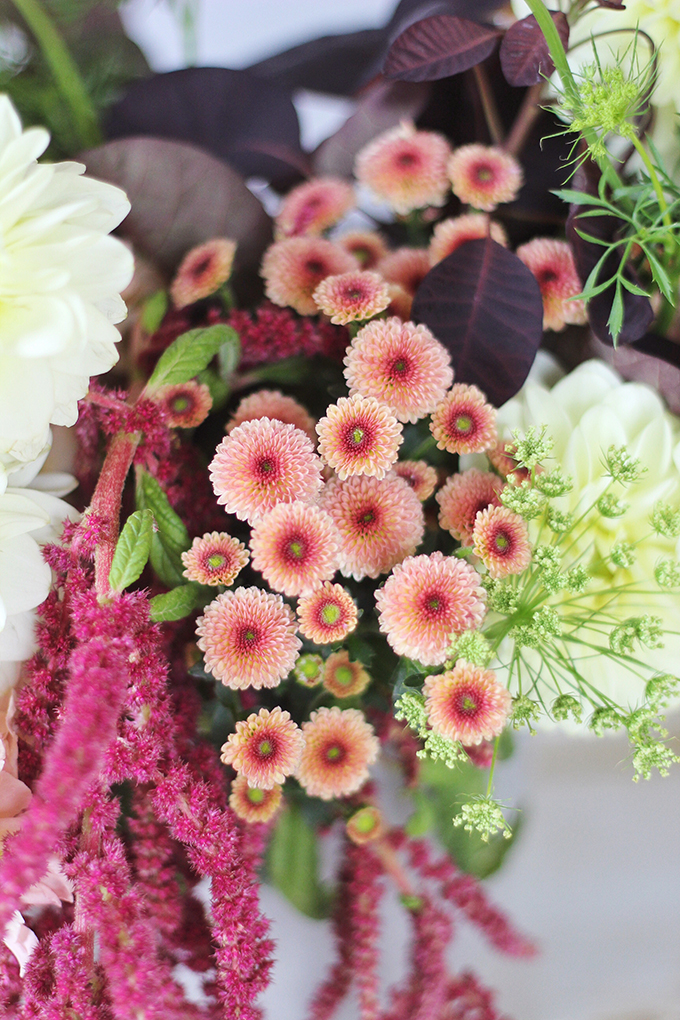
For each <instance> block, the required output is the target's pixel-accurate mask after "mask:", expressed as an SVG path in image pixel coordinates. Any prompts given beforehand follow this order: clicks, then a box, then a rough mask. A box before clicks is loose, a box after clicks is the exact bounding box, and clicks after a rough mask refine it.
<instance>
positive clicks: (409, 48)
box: [383, 14, 501, 81]
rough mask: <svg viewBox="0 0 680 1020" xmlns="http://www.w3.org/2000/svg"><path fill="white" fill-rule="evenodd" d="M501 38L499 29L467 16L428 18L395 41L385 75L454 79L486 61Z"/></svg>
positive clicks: (404, 78) (405, 78) (384, 69)
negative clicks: (453, 76) (471, 19)
mask: <svg viewBox="0 0 680 1020" xmlns="http://www.w3.org/2000/svg"><path fill="white" fill-rule="evenodd" d="M500 37H501V33H500V32H499V31H498V29H497V28H492V27H491V26H489V25H480V24H478V23H477V22H476V21H470V20H468V19H467V18H455V17H451V15H448V14H438V15H435V16H434V17H432V18H425V19H424V20H423V21H417V22H416V23H415V25H411V26H410V27H409V28H407V29H406V31H405V32H402V33H401V35H400V36H399V37H398V38H397V39H395V40H394V42H393V43H392V45H391V46H390V49H389V52H388V54H387V60H386V61H385V67H384V68H383V74H384V75H385V77H386V78H399V79H400V80H401V81H436V80H437V79H439V78H450V77H451V75H454V74H460V73H461V71H467V70H468V69H469V68H471V67H474V66H475V64H479V63H480V61H482V60H485V59H486V58H487V57H488V56H489V54H491V53H492V52H493V51H494V49H495V48H496V43H497V42H498V40H499V39H500Z"/></svg>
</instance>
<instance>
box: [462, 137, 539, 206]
mask: <svg viewBox="0 0 680 1020" xmlns="http://www.w3.org/2000/svg"><path fill="white" fill-rule="evenodd" d="M447 172H448V175H449V178H450V180H451V189H452V191H453V193H454V195H455V196H456V197H457V198H459V199H460V200H461V202H464V203H465V204H466V205H471V206H472V207H473V208H474V209H482V210H483V212H493V210H494V209H495V208H496V206H497V205H501V204H502V203H503V202H512V201H513V199H515V198H517V195H518V194H519V190H520V188H521V187H522V184H523V183H524V175H523V173H522V167H521V166H520V164H519V163H518V162H517V160H516V159H515V157H514V156H511V155H510V154H509V153H507V152H503V150H502V149H497V148H496V147H495V146H493V145H478V144H473V145H462V146H461V147H460V148H459V149H456V150H455V152H454V153H453V155H452V156H451V159H450V160H449V163H448V167H447Z"/></svg>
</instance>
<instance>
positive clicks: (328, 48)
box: [248, 28, 387, 96]
mask: <svg viewBox="0 0 680 1020" xmlns="http://www.w3.org/2000/svg"><path fill="white" fill-rule="evenodd" d="M386 49H387V32H386V30H385V29H384V28H368V29H364V30H363V31H361V32H347V33H343V34H342V35H324V36H322V37H321V38H319V39H312V40H310V41H309V42H305V43H302V44H301V45H299V46H293V47H292V48H291V49H289V50H284V52H283V53H277V54H275V55H274V56H272V57H267V58H266V60H261V61H259V62H258V63H257V64H252V65H251V66H250V67H249V68H248V71H250V72H251V73H252V74H255V75H257V77H258V78H265V79H271V80H272V81H275V82H276V83H277V85H278V86H279V87H281V86H283V87H284V88H289V89H310V90H311V91H312V92H326V93H330V94H331V95H336V96H351V95H353V93H354V92H356V91H357V89H359V88H360V87H361V86H362V85H364V84H366V82H367V81H369V80H370V79H371V78H373V77H374V76H375V75H376V74H377V73H378V71H379V69H380V66H381V64H382V62H383V59H384V56H385V51H386Z"/></svg>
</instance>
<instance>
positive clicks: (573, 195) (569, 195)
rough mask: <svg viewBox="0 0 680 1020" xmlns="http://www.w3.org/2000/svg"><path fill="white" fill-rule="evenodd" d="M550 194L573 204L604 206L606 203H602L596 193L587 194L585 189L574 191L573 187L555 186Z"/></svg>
mask: <svg viewBox="0 0 680 1020" xmlns="http://www.w3.org/2000/svg"><path fill="white" fill-rule="evenodd" d="M551 194H553V195H557V197H558V198H561V199H562V201H563V202H568V203H573V204H574V205H596V206H598V207H601V206H603V205H605V206H606V203H603V201H602V199H601V198H598V197H597V196H596V195H589V194H588V192H587V191H574V189H573V188H557V189H556V190H555V191H552V192H551ZM609 208H611V206H610V207H609Z"/></svg>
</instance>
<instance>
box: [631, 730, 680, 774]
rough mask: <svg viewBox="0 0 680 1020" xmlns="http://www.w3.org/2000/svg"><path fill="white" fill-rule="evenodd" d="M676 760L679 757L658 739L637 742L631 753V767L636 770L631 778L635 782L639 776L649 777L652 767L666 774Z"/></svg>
mask: <svg viewBox="0 0 680 1020" xmlns="http://www.w3.org/2000/svg"><path fill="white" fill-rule="evenodd" d="M677 762H680V758H678V756H677V755H676V754H673V752H672V751H671V749H670V748H669V747H666V745H665V744H662V743H661V742H660V741H656V740H652V741H649V743H643V744H638V745H637V746H636V748H635V753H634V755H633V768H634V769H635V772H636V775H634V776H633V780H634V781H635V782H636V783H637V782H638V780H639V779H640V777H641V776H642V778H643V779H649V778H651V774H652V769H657V771H658V772H659V775H662V776H667V775H668V770H669V768H670V766H671V765H675V764H676V763H677Z"/></svg>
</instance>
